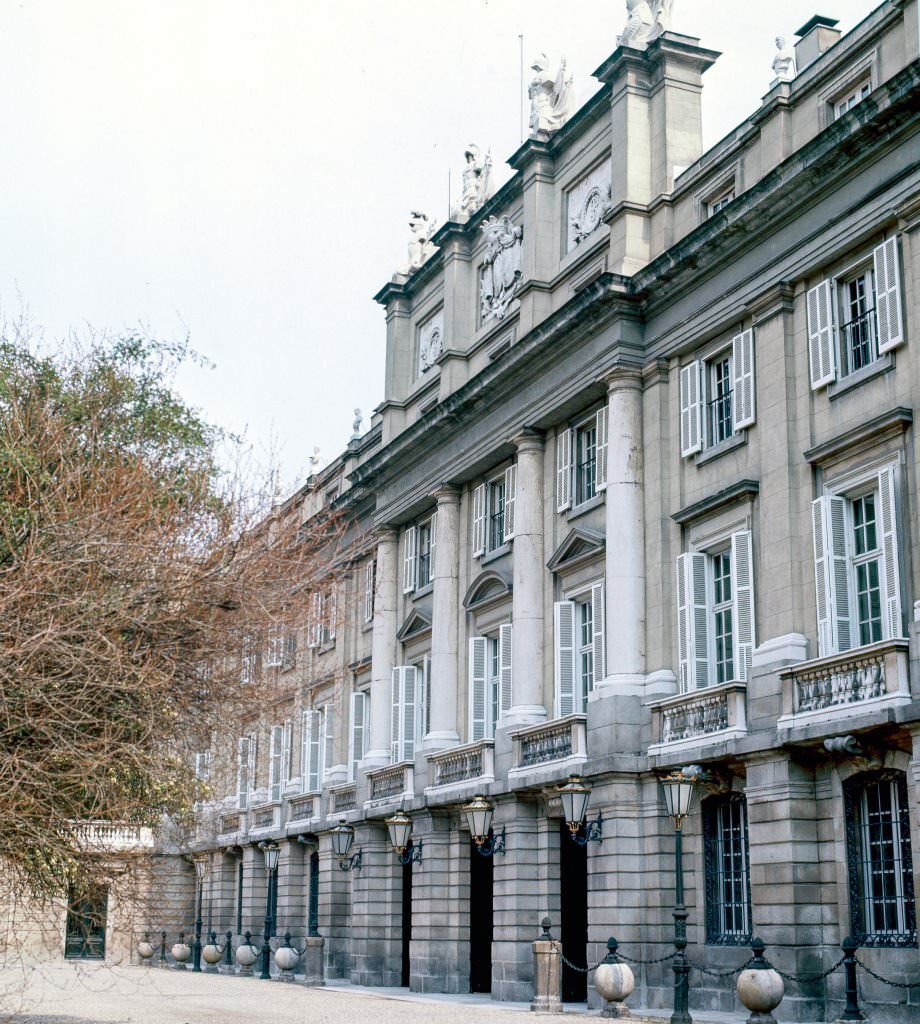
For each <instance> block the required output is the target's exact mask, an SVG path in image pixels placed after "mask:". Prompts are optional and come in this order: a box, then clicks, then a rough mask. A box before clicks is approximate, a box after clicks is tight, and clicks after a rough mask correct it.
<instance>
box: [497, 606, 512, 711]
mask: <svg viewBox="0 0 920 1024" xmlns="http://www.w3.org/2000/svg"><path fill="white" fill-rule="evenodd" d="M498 679H499V691H498V692H499V708H498V713H499V715H500V716H503V715H506V714H507V713H508V712H509V711H510V710H511V704H512V700H513V693H512V688H511V687H512V666H511V623H510V622H506V623H505V624H504V625H501V626H499V627H498Z"/></svg>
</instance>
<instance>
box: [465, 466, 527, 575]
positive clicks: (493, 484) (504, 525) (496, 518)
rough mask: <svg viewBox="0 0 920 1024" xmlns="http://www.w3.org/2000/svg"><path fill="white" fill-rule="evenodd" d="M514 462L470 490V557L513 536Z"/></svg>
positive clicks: (497, 546)
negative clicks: (471, 548)
mask: <svg viewBox="0 0 920 1024" xmlns="http://www.w3.org/2000/svg"><path fill="white" fill-rule="evenodd" d="M516 487H517V464H514V465H511V466H508V467H507V468H506V469H505V470H504V471H503V472H502V473H501V474H500V475H498V476H494V477H492V478H491V479H490V480H487V481H486V482H485V483H481V484H479V485H478V486H477V487H475V488H474V489H473V494H472V499H473V501H472V512H473V522H472V526H473V557H474V558H481V557H482V556H483V555H487V554H489V552H491V551H497V550H498V549H499V548H501V547H503V546H504V545H505V544H507V543H508V542H509V541H511V540H512V539H513V538H514V492H515V488H516Z"/></svg>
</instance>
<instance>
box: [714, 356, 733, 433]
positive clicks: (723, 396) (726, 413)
mask: <svg viewBox="0 0 920 1024" xmlns="http://www.w3.org/2000/svg"><path fill="white" fill-rule="evenodd" d="M708 367H709V399H708V402H709V443H710V444H719V443H720V442H722V441H726V440H728V438H730V437H731V436H732V434H733V433H734V427H733V426H732V358H731V356H730V355H728V354H725V355H721V356H719V357H717V358H716V359H713V360H712V361H711V362H710V363H709V364H708Z"/></svg>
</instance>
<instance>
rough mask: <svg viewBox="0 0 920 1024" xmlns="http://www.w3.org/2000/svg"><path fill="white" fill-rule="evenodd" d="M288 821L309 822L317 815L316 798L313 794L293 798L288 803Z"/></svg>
mask: <svg viewBox="0 0 920 1024" xmlns="http://www.w3.org/2000/svg"><path fill="white" fill-rule="evenodd" d="M287 809H288V813H287V820H288V821H307V820H309V819H310V818H312V817H314V816H315V815H316V813H317V810H316V798H315V797H314V795H313V794H312V793H308V794H306V795H304V796H296V797H292V798H290V799H289V800H288V802H287Z"/></svg>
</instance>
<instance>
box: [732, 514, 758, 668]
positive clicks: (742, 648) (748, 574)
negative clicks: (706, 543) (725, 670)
mask: <svg viewBox="0 0 920 1024" xmlns="http://www.w3.org/2000/svg"><path fill="white" fill-rule="evenodd" d="M732 602H733V605H734V607H733V609H732V619H733V625H734V628H733V630H732V641H733V643H734V651H733V656H734V663H735V678H736V679H741V680H744V681H747V679H748V678H749V676H750V671H751V659H752V657H753V655H754V645H755V643H756V640H755V638H754V554H753V550H752V547H751V532H750V530H739V531H738V533H733V534H732Z"/></svg>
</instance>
